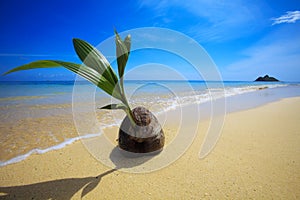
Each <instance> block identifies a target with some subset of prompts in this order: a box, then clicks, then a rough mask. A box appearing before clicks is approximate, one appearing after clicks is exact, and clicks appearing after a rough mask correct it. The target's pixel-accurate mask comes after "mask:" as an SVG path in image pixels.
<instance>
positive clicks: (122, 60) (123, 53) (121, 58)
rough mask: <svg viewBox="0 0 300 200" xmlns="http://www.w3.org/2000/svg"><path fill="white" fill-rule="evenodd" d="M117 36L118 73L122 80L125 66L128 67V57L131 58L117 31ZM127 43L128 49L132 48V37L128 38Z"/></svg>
mask: <svg viewBox="0 0 300 200" xmlns="http://www.w3.org/2000/svg"><path fill="white" fill-rule="evenodd" d="M115 35H116V53H117V63H118V72H119V78H120V79H121V78H122V77H123V75H124V71H125V66H126V63H127V60H128V56H129V54H128V53H129V51H128V49H127V47H126V45H125V43H124V42H123V41H122V39H121V37H120V36H119V34H118V32H117V31H116V30H115ZM128 42H129V43H128ZM126 43H127V45H128V47H129V48H130V45H129V44H130V36H129V37H128V39H127V42H126Z"/></svg>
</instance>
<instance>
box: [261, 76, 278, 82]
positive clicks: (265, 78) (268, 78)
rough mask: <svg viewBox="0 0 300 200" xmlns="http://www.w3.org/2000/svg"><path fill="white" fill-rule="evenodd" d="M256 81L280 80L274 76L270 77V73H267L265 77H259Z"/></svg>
mask: <svg viewBox="0 0 300 200" xmlns="http://www.w3.org/2000/svg"><path fill="white" fill-rule="evenodd" d="M255 81H270V82H271V81H273V82H274V81H279V80H277V79H276V78H274V77H270V76H268V75H265V76H264V77H261V76H260V77H258V78H257V79H256V80H255Z"/></svg>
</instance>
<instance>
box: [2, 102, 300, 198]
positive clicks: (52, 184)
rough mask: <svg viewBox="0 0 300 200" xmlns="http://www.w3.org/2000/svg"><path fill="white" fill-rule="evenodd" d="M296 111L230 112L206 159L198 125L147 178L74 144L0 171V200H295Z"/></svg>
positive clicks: (299, 161)
mask: <svg viewBox="0 0 300 200" xmlns="http://www.w3.org/2000/svg"><path fill="white" fill-rule="evenodd" d="M299 113H300V98H299V97H296V98H288V99H283V100H280V101H277V102H273V103H269V104H266V105H263V106H260V107H257V108H253V109H249V110H245V111H239V112H235V113H230V114H228V115H227V116H226V120H225V124H224V127H223V130H222V135H221V137H220V139H219V141H218V143H217V145H216V147H215V148H214V150H213V151H212V152H211V153H210V154H209V155H208V156H207V157H205V158H204V159H199V150H200V147H201V144H202V142H203V139H204V137H205V133H206V131H207V129H208V126H209V121H205V122H201V123H200V124H199V128H198V134H197V137H196V138H195V140H194V141H193V143H192V145H191V146H190V148H189V149H188V150H187V151H186V152H185V153H184V155H183V156H182V157H180V158H179V159H178V160H177V161H176V162H174V163H172V164H171V165H169V166H168V167H165V168H163V169H160V170H157V171H154V172H151V173H140V174H135V173H126V172H123V171H121V170H118V169H111V168H108V167H107V166H104V165H103V164H102V163H101V162H99V161H97V160H96V159H95V158H94V157H93V156H92V155H91V154H90V153H89V152H88V151H87V150H86V148H85V147H84V145H83V144H82V143H81V142H79V141H78V142H75V143H74V144H71V145H68V146H66V147H65V148H63V149H59V150H55V151H50V152H48V153H45V154H41V155H37V154H35V155H31V156H30V157H28V158H27V159H25V160H23V161H21V162H18V163H14V164H10V165H7V166H4V167H1V168H0V174H1V176H0V199H81V198H83V199H299V198H300V156H299V155H300V145H299V144H300V134H299V130H300V115H299ZM165 129H166V135H167V136H166V137H168V132H169V133H170V132H172V130H174V129H176V127H166V128H165ZM108 132H111V137H112V138H114V137H115V136H116V129H109V130H108ZM106 134H109V133H106Z"/></svg>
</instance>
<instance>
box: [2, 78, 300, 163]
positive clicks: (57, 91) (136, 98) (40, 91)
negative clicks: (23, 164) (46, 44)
mask: <svg viewBox="0 0 300 200" xmlns="http://www.w3.org/2000/svg"><path fill="white" fill-rule="evenodd" d="M125 90H126V93H127V97H128V99H129V102H130V104H131V106H132V108H134V107H136V106H144V107H146V108H148V109H149V110H151V111H152V112H153V113H154V114H155V115H156V116H160V115H163V114H164V113H165V112H167V111H169V110H172V109H176V108H178V107H183V106H186V105H190V104H199V105H205V103H207V102H209V101H211V100H212V99H213V100H215V99H218V98H224V97H225V98H226V101H227V104H226V106H227V107H228V108H227V109H226V110H227V112H233V111H237V110H243V109H249V108H252V107H255V106H259V105H262V104H265V103H268V102H271V101H276V100H278V99H280V98H285V97H293V96H300V83H295V82H293V83H291V82H272V83H266V82H247V81H225V82H213V81H210V82H205V81H125ZM0 91H1V92H0V120H1V126H0V137H1V145H0V167H1V166H5V165H8V164H11V163H15V162H19V161H21V160H24V159H26V157H28V156H29V155H31V154H42V153H45V152H48V151H51V150H55V149H59V148H63V147H65V146H66V145H68V144H71V143H73V142H75V141H77V140H80V139H83V138H89V137H95V136H98V135H99V134H101V131H100V132H97V131H96V132H95V131H93V130H91V131H90V132H89V134H86V135H84V136H82V135H79V134H78V133H77V132H78V129H77V127H76V124H74V120H73V119H74V117H76V116H75V115H74V113H76V115H81V116H85V115H86V114H88V113H89V112H94V113H95V114H96V115H95V116H96V120H97V122H99V126H100V127H99V129H100V130H104V129H106V128H110V127H113V126H117V127H118V126H119V125H120V123H121V122H122V119H123V118H124V116H125V114H124V113H123V111H107V110H100V109H98V108H99V107H101V106H104V105H106V104H109V103H111V102H114V103H116V102H117V101H116V100H114V99H111V98H110V96H108V95H107V94H105V93H104V92H102V91H101V90H100V89H96V88H95V87H94V86H93V85H92V84H90V83H88V82H86V81H78V82H74V81H51V82H50V81H41V82H37V81H35V82H0ZM228 102H229V103H228ZM242 102H243V103H242ZM86 116H90V115H86ZM93 120H94V119H93ZM87 130H88V129H87Z"/></svg>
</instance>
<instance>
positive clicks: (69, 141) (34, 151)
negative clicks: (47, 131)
mask: <svg viewBox="0 0 300 200" xmlns="http://www.w3.org/2000/svg"><path fill="white" fill-rule="evenodd" d="M97 136H100V134H99V133H96V134H88V135H84V136H79V137H75V138H70V139H67V140H65V141H64V142H62V143H60V144H57V145H55V146H52V147H49V148H46V149H39V148H37V149H32V150H31V151H29V152H27V153H26V154H23V155H19V156H16V157H14V158H12V159H10V160H7V161H4V162H0V167H3V166H5V165H9V164H13V163H17V162H20V161H22V160H25V159H26V158H27V157H29V156H30V155H32V154H44V153H47V152H49V151H53V150H58V149H62V148H64V147H65V146H67V145H69V144H72V143H74V142H76V141H78V140H81V139H87V138H93V137H97Z"/></svg>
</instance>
